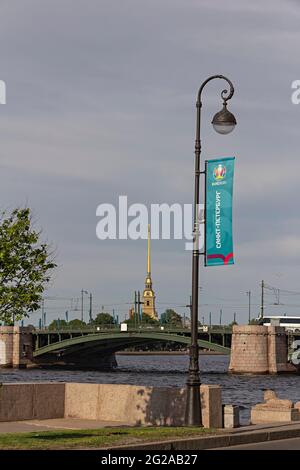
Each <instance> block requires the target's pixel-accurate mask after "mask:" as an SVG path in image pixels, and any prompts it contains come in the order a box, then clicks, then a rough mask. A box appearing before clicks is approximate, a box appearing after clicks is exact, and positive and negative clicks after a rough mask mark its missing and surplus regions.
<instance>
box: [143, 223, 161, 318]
mask: <svg viewBox="0 0 300 470" xmlns="http://www.w3.org/2000/svg"><path fill="white" fill-rule="evenodd" d="M142 311H143V314H144V315H148V316H149V317H150V318H153V319H155V320H157V319H158V316H157V312H156V310H155V293H154V290H153V289H152V278H151V253H150V225H148V253H147V276H146V280H145V289H144V292H143V308H142Z"/></svg>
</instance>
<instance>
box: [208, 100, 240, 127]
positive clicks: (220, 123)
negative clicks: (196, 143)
mask: <svg viewBox="0 0 300 470" xmlns="http://www.w3.org/2000/svg"><path fill="white" fill-rule="evenodd" d="M212 125H213V128H214V129H215V131H216V132H218V134H229V133H230V132H232V131H233V129H234V128H235V126H236V119H235V117H234V115H233V114H232V113H231V112H230V111H228V109H227V103H226V102H225V103H224V104H223V108H222V109H221V111H219V112H218V113H216V114H215V115H214V117H213V120H212Z"/></svg>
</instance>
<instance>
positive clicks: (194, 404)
mask: <svg viewBox="0 0 300 470" xmlns="http://www.w3.org/2000/svg"><path fill="white" fill-rule="evenodd" d="M217 78H219V79H222V80H225V81H226V82H227V84H228V85H229V90H228V89H225V90H223V91H222V92H221V98H222V99H223V108H222V109H221V111H219V112H218V113H216V114H215V115H214V117H213V120H212V125H213V128H214V129H215V131H216V132H218V133H219V134H229V133H230V132H232V131H233V129H234V128H235V126H236V119H235V117H234V115H233V114H232V113H231V112H230V111H228V109H227V101H228V100H230V99H231V98H232V96H233V93H234V88H233V84H232V83H231V81H230V80H229V79H228V78H226V77H224V75H213V76H211V77H209V78H207V80H205V81H204V82H203V83H202V85H201V87H200V88H199V91H198V97H197V102H196V109H197V117H196V141H195V187H194V216H193V218H194V231H193V244H194V246H193V262H192V308H191V345H190V350H189V372H188V379H187V401H186V416H185V418H186V424H187V425H188V426H201V425H202V419H201V402H200V383H201V382H200V372H199V351H198V291H199V289H198V286H199V255H200V251H199V217H198V207H199V194H200V185H199V182H200V181H199V180H200V174H204V173H205V172H204V171H201V170H200V154H201V139H200V127H201V126H200V124H201V108H202V101H201V95H202V91H203V88H204V87H205V85H206V84H207V83H208V82H210V81H211V80H214V79H217ZM204 223H205V221H204ZM205 250H206V246H204V253H203V254H204V255H205Z"/></svg>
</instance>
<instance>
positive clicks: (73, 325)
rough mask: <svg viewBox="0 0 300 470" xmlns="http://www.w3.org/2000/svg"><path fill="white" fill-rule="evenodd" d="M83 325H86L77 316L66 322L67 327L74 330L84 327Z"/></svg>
mask: <svg viewBox="0 0 300 470" xmlns="http://www.w3.org/2000/svg"><path fill="white" fill-rule="evenodd" d="M85 326H86V323H85V322H84V321H82V320H79V319H78V318H75V319H74V320H71V321H69V323H68V327H70V328H72V329H74V330H80V329H81V328H84V327H85Z"/></svg>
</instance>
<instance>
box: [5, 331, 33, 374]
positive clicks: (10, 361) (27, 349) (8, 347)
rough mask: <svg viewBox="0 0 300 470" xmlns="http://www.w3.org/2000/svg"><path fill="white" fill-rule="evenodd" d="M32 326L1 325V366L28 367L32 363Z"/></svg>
mask: <svg viewBox="0 0 300 470" xmlns="http://www.w3.org/2000/svg"><path fill="white" fill-rule="evenodd" d="M32 341H33V338H32V334H31V328H30V327H20V326H0V367H16V368H19V367H20V368H21V367H26V366H27V365H28V364H31V363H32V357H33V344H32Z"/></svg>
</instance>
